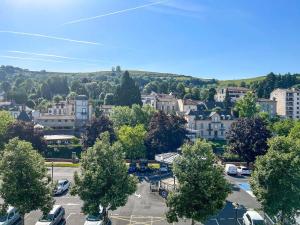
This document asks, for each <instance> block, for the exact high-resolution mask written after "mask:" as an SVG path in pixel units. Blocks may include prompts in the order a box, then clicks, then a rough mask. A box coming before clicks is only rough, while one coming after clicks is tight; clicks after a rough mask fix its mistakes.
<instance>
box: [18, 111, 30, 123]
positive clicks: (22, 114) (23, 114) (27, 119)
mask: <svg viewBox="0 0 300 225" xmlns="http://www.w3.org/2000/svg"><path fill="white" fill-rule="evenodd" d="M18 120H22V121H25V122H30V121H31V119H30V117H29V116H28V114H27V113H26V112H25V111H21V112H20V115H19V116H18Z"/></svg>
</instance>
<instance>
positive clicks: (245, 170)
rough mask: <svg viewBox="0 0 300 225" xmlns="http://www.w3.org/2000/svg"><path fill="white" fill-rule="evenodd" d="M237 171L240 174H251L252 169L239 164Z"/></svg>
mask: <svg viewBox="0 0 300 225" xmlns="http://www.w3.org/2000/svg"><path fill="white" fill-rule="evenodd" d="M237 172H238V174H240V175H247V176H249V175H251V170H250V169H249V168H248V167H246V166H238V167H237Z"/></svg>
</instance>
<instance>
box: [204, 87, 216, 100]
mask: <svg viewBox="0 0 300 225" xmlns="http://www.w3.org/2000/svg"><path fill="white" fill-rule="evenodd" d="M216 93H217V91H216V89H215V88H210V89H209V90H208V95H207V99H206V100H207V101H209V102H214V101H215V95H216Z"/></svg>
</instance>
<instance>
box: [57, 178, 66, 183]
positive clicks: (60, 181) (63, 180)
mask: <svg viewBox="0 0 300 225" xmlns="http://www.w3.org/2000/svg"><path fill="white" fill-rule="evenodd" d="M65 181H68V180H67V179H62V180H58V183H63V182H65Z"/></svg>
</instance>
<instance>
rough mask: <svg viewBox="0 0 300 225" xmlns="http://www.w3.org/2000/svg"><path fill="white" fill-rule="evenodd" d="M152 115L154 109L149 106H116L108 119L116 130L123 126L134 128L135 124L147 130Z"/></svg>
mask: <svg viewBox="0 0 300 225" xmlns="http://www.w3.org/2000/svg"><path fill="white" fill-rule="evenodd" d="M154 113H155V109H154V108H153V107H151V106H149V105H146V106H143V107H141V106H140V105H136V104H134V105H132V107H131V108H129V107H128V106H116V107H114V108H113V110H112V112H111V114H110V118H111V120H112V121H113V123H114V126H115V127H116V128H120V127H121V126H123V125H128V126H136V125H137V124H143V125H144V126H145V128H147V127H148V125H149V122H150V120H151V118H152V116H153V114H154Z"/></svg>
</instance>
